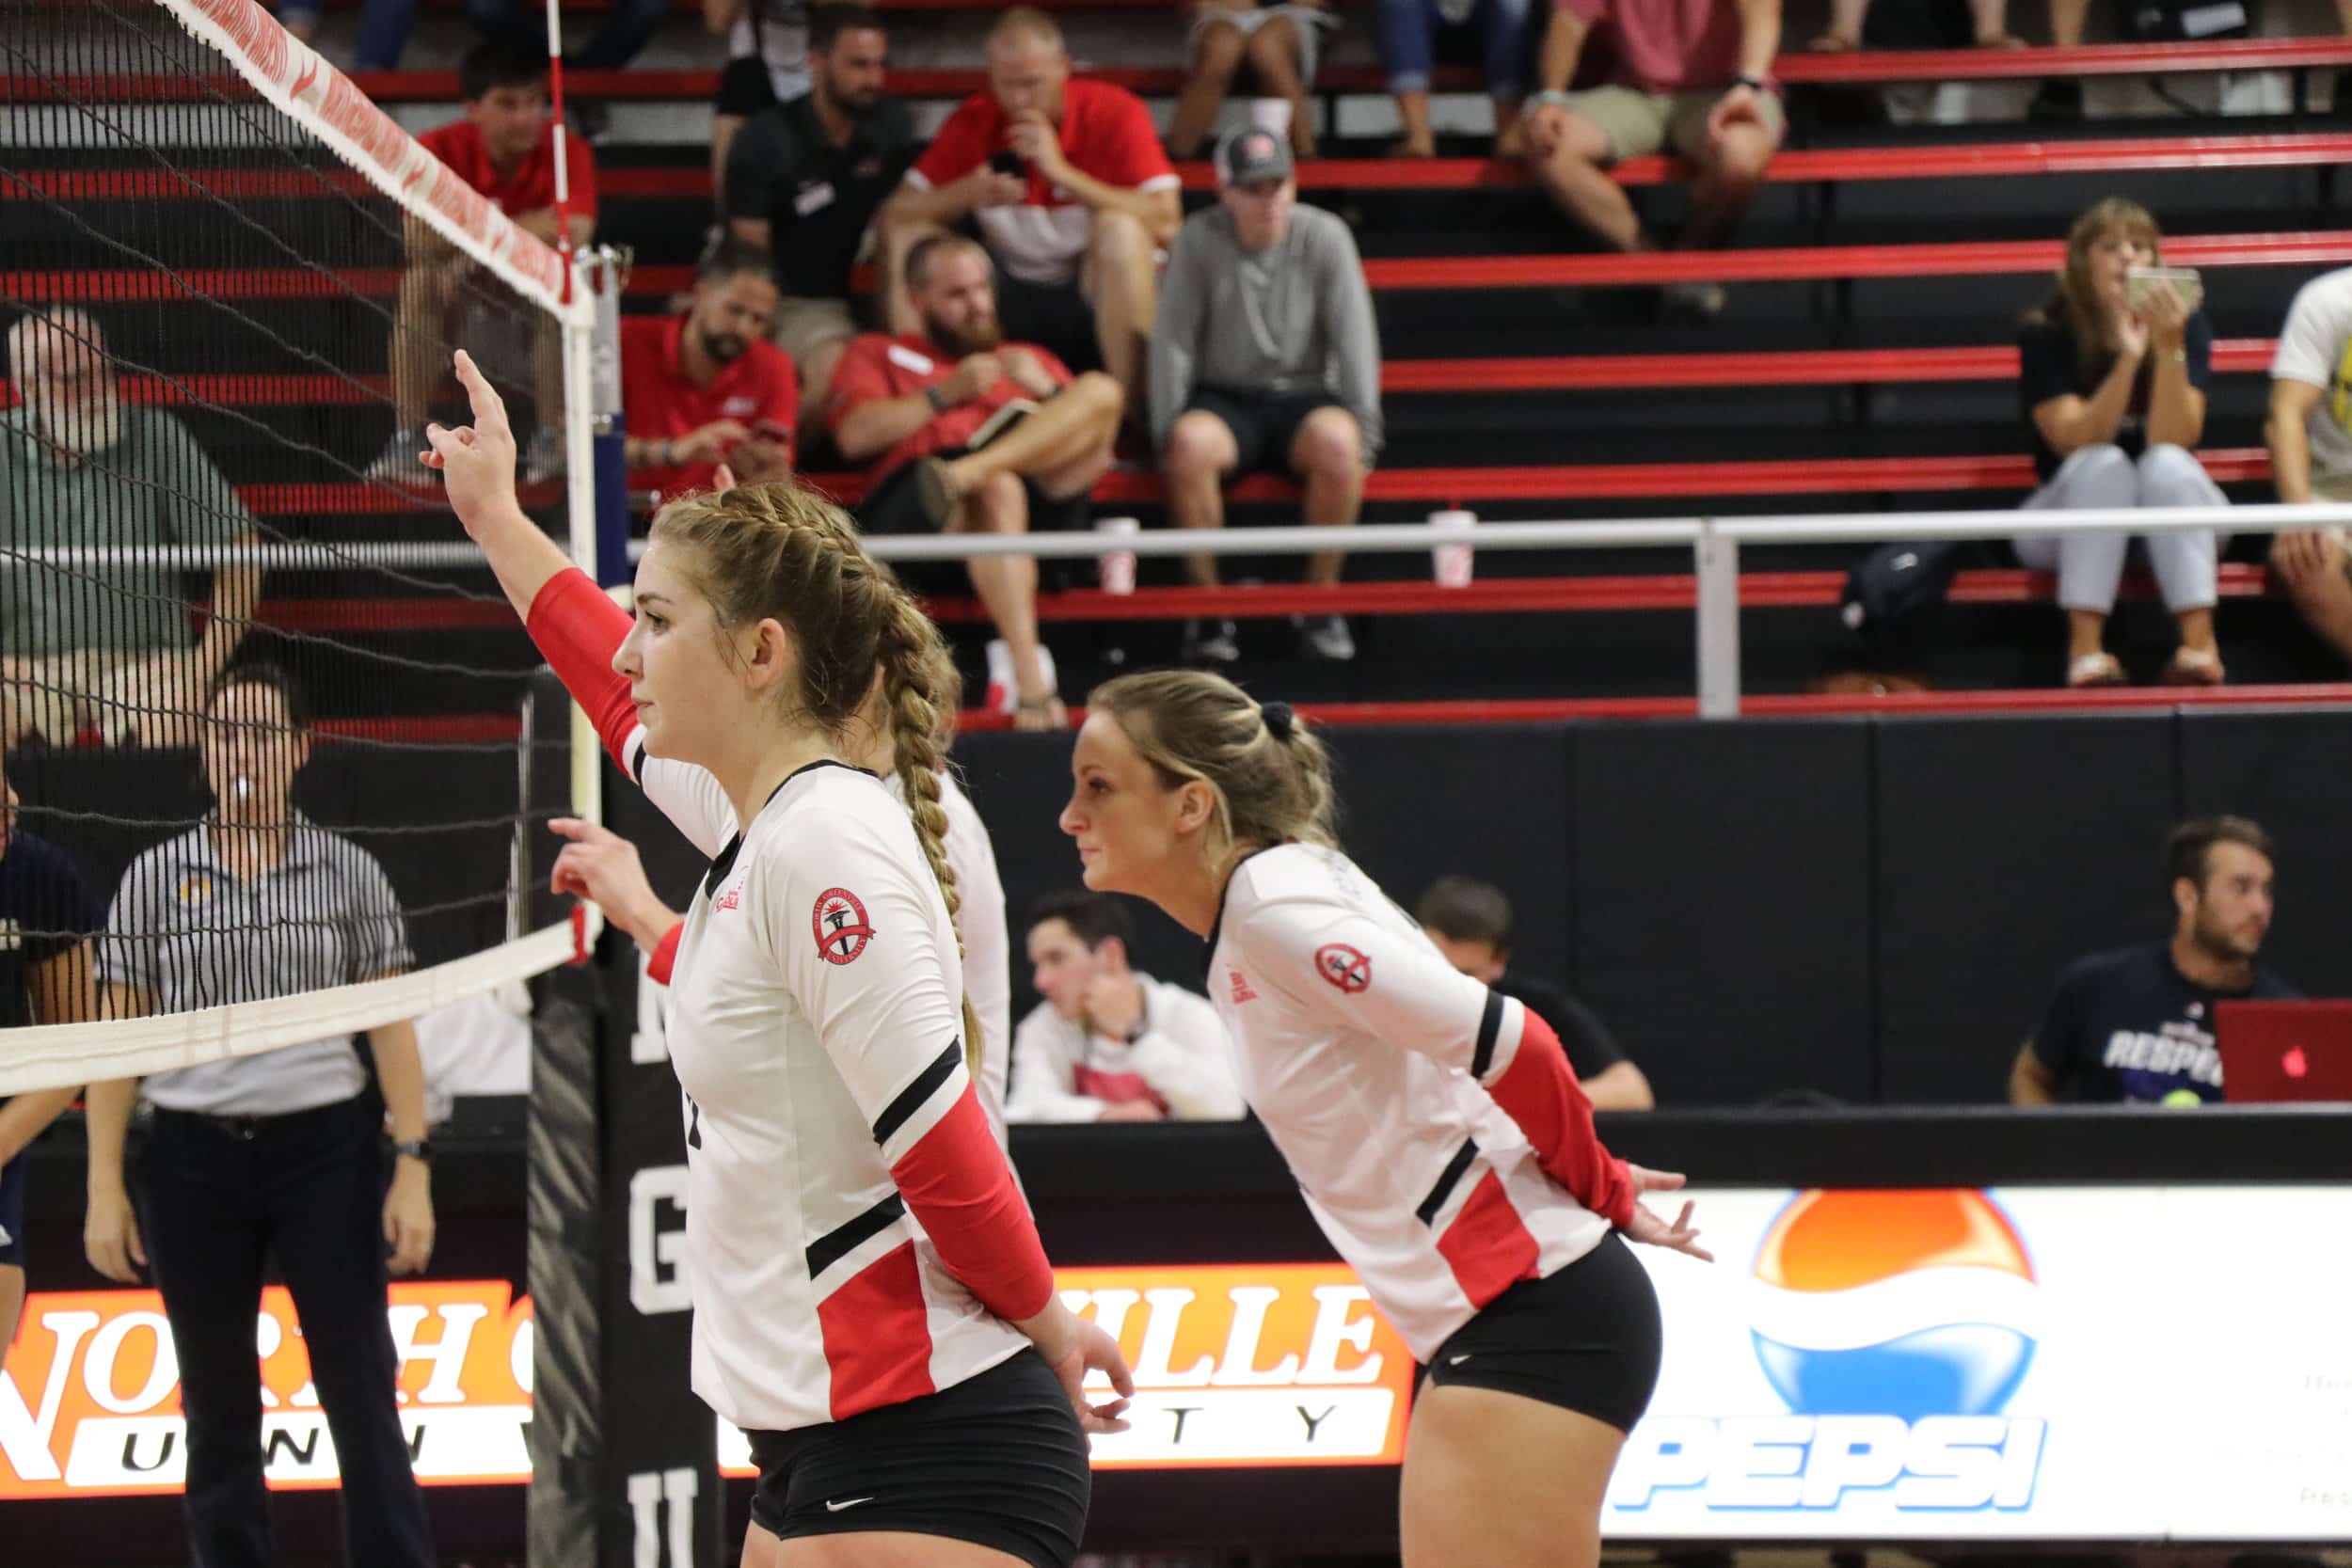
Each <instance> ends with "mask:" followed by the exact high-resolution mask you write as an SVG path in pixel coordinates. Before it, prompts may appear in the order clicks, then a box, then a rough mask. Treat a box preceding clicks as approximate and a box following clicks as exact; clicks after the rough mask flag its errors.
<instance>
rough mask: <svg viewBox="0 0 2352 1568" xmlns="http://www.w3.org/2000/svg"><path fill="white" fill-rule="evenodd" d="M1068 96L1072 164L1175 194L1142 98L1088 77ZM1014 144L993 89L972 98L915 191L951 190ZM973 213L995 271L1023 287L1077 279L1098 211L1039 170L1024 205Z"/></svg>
mask: <svg viewBox="0 0 2352 1568" xmlns="http://www.w3.org/2000/svg"><path fill="white" fill-rule="evenodd" d="M1061 94H1062V96H1061V124H1060V126H1059V128H1058V129H1059V132H1060V138H1059V139H1060V141H1061V150H1062V156H1063V157H1065V158H1067V159H1069V160H1070V166H1071V167H1073V168H1074V169H1076V170H1077V171H1078V172H1079V173H1080V174H1083V175H1086V176H1087V177H1088V178H1089V179H1093V180H1100V181H1101V182H1103V183H1104V184H1105V185H1113V186H1117V187H1118V188H1119V189H1120V190H1132V191H1172V190H1175V189H1177V188H1178V187H1179V186H1180V185H1181V184H1182V183H1183V182H1182V181H1181V180H1180V179H1178V177H1177V174H1176V166H1175V165H1173V164H1171V163H1169V162H1168V150H1167V149H1165V148H1163V147H1162V146H1161V145H1160V134H1159V132H1158V131H1157V130H1156V129H1154V128H1153V126H1152V111H1151V110H1150V109H1148V108H1146V107H1145V106H1144V103H1143V100H1142V99H1140V98H1137V97H1136V95H1135V94H1134V93H1132V92H1129V91H1128V90H1127V89H1126V88H1125V87H1114V86H1112V85H1111V84H1110V83H1108V82H1090V81H1088V80H1087V79H1086V78H1084V77H1082V76H1073V77H1072V78H1071V79H1070V80H1069V81H1067V82H1065V83H1063V84H1062V89H1061ZM1011 146H1012V135H1011V122H1010V121H1009V120H1008V119H1006V116H1005V111H1004V106H1003V105H1002V104H1000V103H997V102H996V99H995V96H994V95H993V94H992V93H989V92H985V91H983V92H977V93H974V94H973V95H972V96H971V97H970V98H967V99H965V100H964V101H963V102H962V103H961V104H959V105H958V106H957V108H956V112H955V113H954V114H952V115H949V116H948V117H947V121H946V124H944V125H942V126H941V127H940V128H939V135H936V136H933V137H932V138H931V144H930V147H928V148H926V149H924V151H923V155H922V156H921V157H920V158H917V159H916V160H915V161H914V167H913V168H910V169H909V170H907V183H908V184H910V185H912V186H914V188H915V189H916V190H918V191H928V190H930V189H932V188H934V187H935V186H940V185H952V184H954V183H955V182H957V181H959V180H961V179H962V178H963V177H964V176H965V175H967V174H970V173H971V172H972V171H973V170H975V169H977V168H979V167H981V166H983V165H985V164H986V163H987V162H988V161H989V160H990V159H991V158H993V157H994V156H995V155H996V154H997V153H999V152H1003V151H1006V150H1009V148H1010V147H1011ZM973 216H974V217H975V218H976V219H977V221H978V223H979V226H980V238H981V240H982V241H983V242H984V243H985V244H986V245H988V248H989V253H990V254H991V255H993V256H994V257H995V258H996V263H997V265H999V266H1001V267H1003V268H1004V269H1005V270H1006V271H1007V272H1009V273H1010V274H1011V275H1012V276H1013V277H1018V278H1020V279H1021V280H1022V281H1023V282H1025V283H1068V282H1070V281H1071V280H1073V278H1075V277H1077V276H1078V262H1079V260H1080V259H1081V258H1082V257H1084V256H1085V255H1086V249H1087V245H1088V243H1089V241H1090V240H1091V239H1092V238H1093V236H1094V213H1093V210H1092V209H1091V208H1089V207H1088V206H1087V205H1086V204H1085V203H1084V202H1082V201H1080V200H1079V199H1078V198H1076V197H1074V196H1072V195H1071V194H1070V193H1069V192H1068V191H1066V190H1064V189H1062V188H1061V187H1060V186H1058V185H1056V184H1054V183H1052V182H1050V181H1048V180H1047V179H1046V178H1045V176H1044V175H1042V174H1040V173H1039V172H1038V171H1037V170H1036V169H1035V168H1032V169H1030V171H1029V188H1028V190H1027V192H1026V193H1025V195H1024V196H1023V197H1022V198H1021V199H1020V200H1019V201H1016V202H1014V203H1012V204H1011V205H1010V206H1006V207H983V208H981V209H980V210H979V211H978V212H977V213H975V214H973Z"/></svg>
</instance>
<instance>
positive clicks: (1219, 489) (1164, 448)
mask: <svg viewBox="0 0 2352 1568" xmlns="http://www.w3.org/2000/svg"><path fill="white" fill-rule="evenodd" d="M1216 171H1217V182H1218V185H1219V187H1220V195H1219V199H1218V203H1217V205H1216V206H1215V207H1212V208H1210V209H1209V210H1208V211H1207V212H1204V213H1198V214H1194V215H1193V216H1192V217H1190V218H1187V219H1186V220H1185V221H1184V228H1183V229H1182V230H1180V231H1179V232H1178V233H1177V235H1176V245H1175V248H1174V249H1173V250H1172V251H1171V252H1170V253H1169V255H1168V272H1167V276H1166V277H1164V278H1163V279H1162V280H1161V283H1160V314H1159V325H1158V326H1157V327H1156V328H1155V329H1154V330H1153V332H1152V436H1153V438H1154V439H1155V440H1157V442H1158V443H1159V447H1160V451H1161V454H1162V463H1163V465H1164V467H1166V469H1167V473H1168V504H1169V508H1170V510H1172V511H1173V512H1174V513H1175V515H1176V520H1177V522H1178V523H1179V524H1181V525H1182V526H1184V527H1185V528H1202V529H1207V528H1219V527H1222V526H1223V524H1224V521H1225V502H1224V494H1223V485H1224V483H1225V482H1226V481H1227V480H1228V479H1231V478H1233V477H1235V476H1238V475H1242V474H1248V473H1261V472H1263V473H1279V474H1291V475H1295V476H1296V477H1297V478H1298V479H1299V480H1300V481H1301V482H1302V483H1304V484H1305V486H1306V491H1307V497H1306V508H1305V515H1306V520H1307V522H1308V523H1309V524H1310V525H1312V526H1324V527H1327V526H1331V525H1344V524H1349V523H1353V522H1355V520H1356V516H1357V514H1358V513H1359V511H1361V510H1362V506H1363V498H1364V473H1365V470H1366V469H1367V468H1369V467H1371V465H1372V459H1373V454H1374V453H1375V452H1377V451H1379V450H1380V329H1379V326H1378V325H1377V324H1376V323H1375V321H1374V320H1373V314H1372V291H1371V289H1370V288H1368V287H1367V286H1366V285H1365V283H1364V267H1363V262H1362V261H1361V260H1360V259H1359V258H1358V256H1357V254H1356V241H1355V237H1354V236H1353V235H1351V234H1350V233H1349V232H1348V230H1347V225H1345V224H1344V223H1343V222H1341V221H1340V220H1339V219H1338V218H1337V217H1334V216H1333V215H1332V214H1329V213H1327V212H1324V211H1322V210H1321V209H1319V208H1314V207H1300V206H1298V205H1297V204H1296V203H1297V198H1298V182H1297V180H1296V179H1295V177H1294V176H1293V173H1292V169H1291V151H1290V148H1289V147H1288V146H1286V145H1285V144H1284V143H1283V141H1282V140H1281V138H1280V137H1279V136H1276V135H1273V134H1271V133H1270V132H1267V131H1265V130H1263V129H1262V128H1259V127H1255V126H1252V127H1249V128H1248V129H1245V130H1241V131H1236V132H1234V133H1232V135H1228V136H1227V137H1226V138H1225V140H1224V141H1223V142H1222V143H1221V144H1219V146H1218V147H1217V150H1216ZM1345 560H1346V556H1345V555H1344V554H1343V552H1341V551H1338V550H1327V551H1324V552H1322V553H1321V554H1318V555H1316V556H1315V557H1314V558H1313V559H1312V560H1311V562H1310V563H1309V565H1308V568H1307V577H1308V580H1309V581H1311V582H1322V583H1336V582H1337V581H1339V580H1340V568H1341V565H1342V564H1343V562H1345ZM1184 564H1185V572H1186V575H1187V576H1189V577H1190V578H1191V579H1192V581H1193V582H1194V583H1196V584H1199V585H1200V586H1203V587H1214V586H1216V557H1215V556H1210V555H1196V556H1189V557H1187V558H1186V559H1185V563H1184ZM1300 630H1301V632H1302V634H1303V640H1304V641H1305V644H1306V647H1307V650H1308V651H1309V652H1310V653H1311V654H1313V655H1315V656H1316V657H1321V658H1330V659H1347V658H1353V657H1356V644H1355V641H1354V639H1352V638H1351V637H1350V636H1349V635H1348V630H1347V622H1346V621H1345V620H1344V619H1343V618H1342V617H1340V616H1338V615H1316V616H1310V617H1308V618H1306V619H1305V620H1304V621H1303V622H1302V623H1301V624H1300ZM1184 657H1185V660H1186V661H1187V662H1192V663H1229V662H1231V661H1232V660H1233V659H1235V658H1237V657H1240V651H1239V649H1238V648H1237V647H1236V646H1235V644H1234V638H1233V624H1232V622H1231V621H1227V620H1218V619H1203V620H1196V621H1192V622H1189V623H1187V624H1186V625H1185V627H1184Z"/></svg>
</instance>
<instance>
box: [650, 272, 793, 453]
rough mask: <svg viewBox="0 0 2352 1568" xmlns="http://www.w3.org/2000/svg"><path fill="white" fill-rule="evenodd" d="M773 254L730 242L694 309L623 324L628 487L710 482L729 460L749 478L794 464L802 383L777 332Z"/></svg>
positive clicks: (701, 284)
mask: <svg viewBox="0 0 2352 1568" xmlns="http://www.w3.org/2000/svg"><path fill="white" fill-rule="evenodd" d="M777 297H778V296H777V293H776V284H775V279H774V278H773V277H771V275H770V263H769V259H768V253H767V252H766V251H764V250H759V249H755V248H754V247H753V246H750V245H721V246H720V247H719V248H718V249H716V250H715V251H713V252H712V253H711V255H710V257H709V259H708V260H707V261H705V262H704V263H703V266H702V272H701V274H700V276H699V277H696V278H695V281H694V293H693V297H692V299H691V302H690V303H689V304H688V306H687V308H686V310H685V313H684V314H682V315H675V316H630V317H628V319H627V320H625V321H623V322H622V323H621V410H622V412H623V414H625V415H626V416H627V417H628V443H627V446H628V487H629V488H630V489H631V490H652V491H656V492H658V493H659V494H660V497H661V499H663V500H669V499H674V498H675V497H678V496H682V495H685V494H686V493H687V492H688V491H690V490H707V489H708V488H709V487H710V486H711V484H712V483H713V481H714V480H715V479H716V478H717V476H718V470H719V465H720V464H722V463H724V464H726V465H727V467H730V468H732V469H734V470H735V477H736V478H738V479H739V480H742V481H743V482H744V483H759V482H760V481H763V480H771V479H785V478H787V477H789V475H790V474H791V472H792V432H793V427H794V425H795V424H796V422H797V421H798V420H799V417H800V404H801V383H800V378H799V376H798V375H796V374H795V373H794V372H793V370H792V361H791V359H790V358H789V357H787V356H786V354H785V352H784V350H782V349H780V348H778V347H776V345H775V344H773V343H771V342H770V341H768V329H769V326H770V325H771V324H772V323H773V322H774V321H775V317H776V300H777Z"/></svg>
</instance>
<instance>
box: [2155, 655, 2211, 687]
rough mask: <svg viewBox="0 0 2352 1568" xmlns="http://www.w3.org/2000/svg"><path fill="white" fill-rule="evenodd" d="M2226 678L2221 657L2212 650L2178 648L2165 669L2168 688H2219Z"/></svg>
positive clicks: (2165, 680)
mask: <svg viewBox="0 0 2352 1568" xmlns="http://www.w3.org/2000/svg"><path fill="white" fill-rule="evenodd" d="M2224 678H2225V672H2224V671H2223V670H2222V668H2221V656H2220V655H2219V654H2218V653H2216V652H2215V651H2214V650H2212V649H2210V648H2177V649H2175V650H2173V654H2172V661H2171V662H2170V663H2169V664H2167V665H2166V666H2165V667H2164V684H2165V685H2167V686H2219V685H2220V684H2221V683H2222V680H2223V679H2224Z"/></svg>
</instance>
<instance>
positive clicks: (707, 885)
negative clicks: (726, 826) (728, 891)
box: [703, 833, 743, 898]
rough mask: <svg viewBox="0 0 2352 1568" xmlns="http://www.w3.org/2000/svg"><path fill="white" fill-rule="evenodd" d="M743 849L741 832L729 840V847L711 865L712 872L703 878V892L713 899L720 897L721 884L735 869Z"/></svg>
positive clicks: (721, 851) (720, 852)
mask: <svg viewBox="0 0 2352 1568" xmlns="http://www.w3.org/2000/svg"><path fill="white" fill-rule="evenodd" d="M742 847H743V835H742V834H741V833H737V834H736V835H735V836H734V837H733V838H731V839H728V840H727V847H725V848H723V849H722V850H720V851H719V857H718V859H716V860H714V861H712V862H711V863H710V870H709V872H708V873H707V874H706V875H705V876H704V878H703V892H705V893H706V894H708V895H710V896H711V897H713V898H716V897H718V896H719V884H720V883H721V882H723V881H725V880H726V879H727V873H728V872H730V871H732V870H734V869H735V857H736V856H737V854H739V852H740V851H741V850H742Z"/></svg>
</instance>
